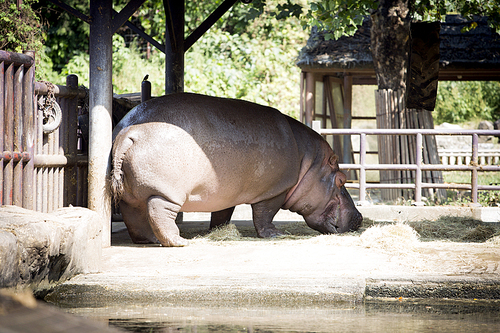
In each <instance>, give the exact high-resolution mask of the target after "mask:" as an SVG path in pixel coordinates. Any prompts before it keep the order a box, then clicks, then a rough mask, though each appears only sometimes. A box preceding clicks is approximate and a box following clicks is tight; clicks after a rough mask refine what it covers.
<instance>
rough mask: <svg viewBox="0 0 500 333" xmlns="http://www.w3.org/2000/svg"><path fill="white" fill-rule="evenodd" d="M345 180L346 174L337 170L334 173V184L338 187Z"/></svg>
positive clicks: (342, 184)
mask: <svg viewBox="0 0 500 333" xmlns="http://www.w3.org/2000/svg"><path fill="white" fill-rule="evenodd" d="M346 180H347V176H346V175H345V174H344V173H343V172H342V171H337V174H336V175H335V185H337V187H338V188H341V187H342V186H344V184H345V182H346Z"/></svg>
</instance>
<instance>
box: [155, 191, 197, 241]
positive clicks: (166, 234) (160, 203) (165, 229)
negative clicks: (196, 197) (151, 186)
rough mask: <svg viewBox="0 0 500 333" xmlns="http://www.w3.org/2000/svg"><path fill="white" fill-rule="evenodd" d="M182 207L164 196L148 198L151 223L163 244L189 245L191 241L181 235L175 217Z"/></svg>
mask: <svg viewBox="0 0 500 333" xmlns="http://www.w3.org/2000/svg"><path fill="white" fill-rule="evenodd" d="M180 209H181V207H180V206H179V205H176V204H174V203H172V202H170V201H168V200H166V199H165V198H163V197H160V196H156V195H155V196H152V197H150V198H149V199H148V214H149V224H150V225H151V229H152V230H153V232H154V234H155V236H156V238H157V239H158V240H159V241H160V244H161V245H163V246H187V245H189V242H188V241H187V240H186V239H184V238H182V237H181V236H180V235H179V228H178V227H177V225H176V224H175V218H176V216H177V213H178V212H179V211H180Z"/></svg>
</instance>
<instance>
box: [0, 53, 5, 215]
mask: <svg viewBox="0 0 500 333" xmlns="http://www.w3.org/2000/svg"><path fill="white" fill-rule="evenodd" d="M4 66H5V63H4V62H3V61H0V150H1V152H0V153H1V154H0V205H2V204H3V202H4V201H3V174H4V160H3V149H4V145H3V144H4V130H5V127H4V123H5V122H4V112H5V107H4V101H5V98H4V84H5V83H4V82H5V80H4V78H5V71H4Z"/></svg>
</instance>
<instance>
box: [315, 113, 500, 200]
mask: <svg viewBox="0 0 500 333" xmlns="http://www.w3.org/2000/svg"><path fill="white" fill-rule="evenodd" d="M320 124H321V123H320V122H319V121H314V122H313V129H314V130H316V131H317V132H318V133H320V134H322V135H351V136H352V135H359V137H360V149H359V163H353V164H340V169H343V170H358V171H359V183H358V184H356V183H347V184H346V187H347V188H356V189H359V202H358V204H359V205H364V204H366V203H367V201H366V190H367V189H370V188H380V189H385V188H391V189H413V190H415V205H423V202H422V189H424V188H435V189H460V190H470V191H471V200H472V204H473V205H478V195H477V194H478V190H500V186H498V185H478V172H479V171H497V172H500V165H483V164H480V160H479V155H478V146H479V140H478V136H479V135H498V134H499V131H493V130H437V129H322V128H320ZM367 135H414V136H416V142H417V144H416V147H417V148H416V151H415V152H414V153H415V156H416V163H415V164H368V163H366V154H367V141H366V136H367ZM424 135H470V136H472V154H471V160H470V163H469V164H467V165H449V164H447V165H446V164H424V163H423V162H422V147H423V144H422V137H423V136H424ZM367 170H414V171H415V183H413V184H387V183H378V184H373V183H370V184H368V183H367V182H366V171H367ZM435 170H442V171H470V172H471V175H472V177H471V183H470V184H451V183H450V184H438V183H424V182H422V171H435Z"/></svg>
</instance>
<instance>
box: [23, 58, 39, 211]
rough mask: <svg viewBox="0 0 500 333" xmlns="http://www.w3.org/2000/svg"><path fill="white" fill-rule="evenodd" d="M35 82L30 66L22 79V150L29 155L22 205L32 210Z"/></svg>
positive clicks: (25, 166)
mask: <svg viewBox="0 0 500 333" xmlns="http://www.w3.org/2000/svg"><path fill="white" fill-rule="evenodd" d="M27 54H28V55H31V56H32V57H33V56H34V53H33V52H29V53H28V52H27ZM34 84H35V66H34V65H33V66H30V67H29V68H28V69H27V71H26V73H25V75H24V80H23V91H24V93H23V150H24V151H25V152H27V153H28V154H29V156H30V159H29V161H27V162H26V163H25V165H24V170H23V207H24V208H26V209H31V210H33V209H34V208H35V207H34V193H35V186H34V179H35V169H34V157H35V149H34V144H35V135H36V129H35V126H36V125H35V106H34V103H33V98H34Z"/></svg>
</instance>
